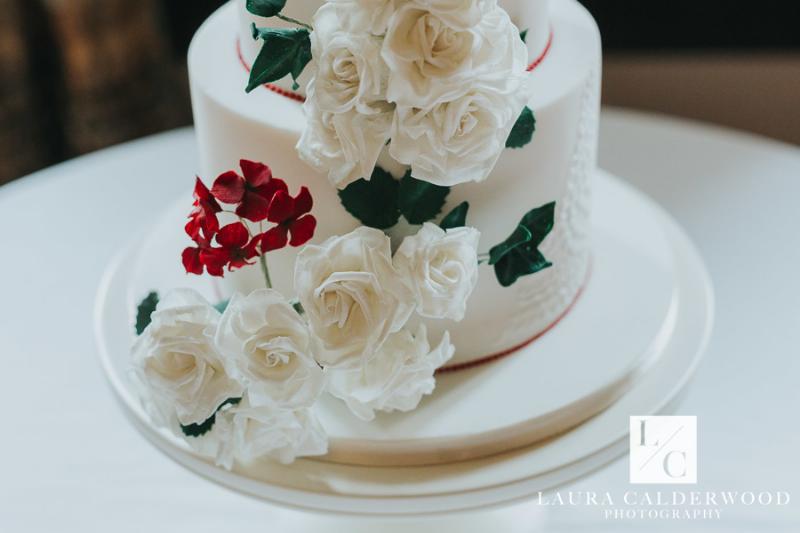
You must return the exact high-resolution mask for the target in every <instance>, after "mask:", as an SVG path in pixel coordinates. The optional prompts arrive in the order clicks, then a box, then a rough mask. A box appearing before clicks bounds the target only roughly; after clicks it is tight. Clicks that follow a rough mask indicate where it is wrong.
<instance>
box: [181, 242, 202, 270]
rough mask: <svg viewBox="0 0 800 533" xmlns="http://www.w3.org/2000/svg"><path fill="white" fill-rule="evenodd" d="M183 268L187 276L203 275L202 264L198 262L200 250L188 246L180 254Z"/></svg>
mask: <svg viewBox="0 0 800 533" xmlns="http://www.w3.org/2000/svg"><path fill="white" fill-rule="evenodd" d="M181 260H182V261H183V268H185V269H186V273H187V274H196V275H198V276H199V275H201V274H202V273H203V263H201V262H200V248H196V247H194V246H190V247H188V248H186V249H184V250H183V252H182V253H181Z"/></svg>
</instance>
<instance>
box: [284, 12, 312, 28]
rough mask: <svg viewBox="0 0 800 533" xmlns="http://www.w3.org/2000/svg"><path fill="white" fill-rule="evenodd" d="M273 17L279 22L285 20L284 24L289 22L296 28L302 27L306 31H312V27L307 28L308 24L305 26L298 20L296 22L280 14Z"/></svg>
mask: <svg viewBox="0 0 800 533" xmlns="http://www.w3.org/2000/svg"><path fill="white" fill-rule="evenodd" d="M275 16H276V17H278V18H279V19H281V20H285V21H286V22H291V23H292V24H297V25H298V26H302V27H304V28H305V29H307V30H308V31H314V28H313V27H312V26H309V25H308V24H306V23H305V22H300V21H299V20H297V19H293V18H292V17H287V16H286V15H283V14H281V13H278V14H277V15H275Z"/></svg>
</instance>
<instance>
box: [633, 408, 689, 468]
mask: <svg viewBox="0 0 800 533" xmlns="http://www.w3.org/2000/svg"><path fill="white" fill-rule="evenodd" d="M629 466H630V482H631V483H669V484H673V483H683V484H691V483H697V417H696V416H632V417H630V464H629Z"/></svg>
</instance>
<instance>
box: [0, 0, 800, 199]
mask: <svg viewBox="0 0 800 533" xmlns="http://www.w3.org/2000/svg"><path fill="white" fill-rule="evenodd" d="M295 1H300V0H295ZM222 3H224V0H137V1H135V2H132V1H130V0H125V1H123V0H0V183H3V182H6V181H10V180H11V179H14V178H16V177H19V176H22V175H25V174H28V173H30V172H32V171H34V170H37V169H40V168H43V167H46V166H49V165H52V164H54V163H57V162H59V161H62V160H64V159H68V158H71V157H74V156H76V155H80V154H83V153H86V152H90V151H93V150H97V149H99V148H103V147H105V146H109V145H112V144H117V143H120V142H123V141H126V140H129V139H134V138H137V137H141V136H144V135H148V134H151V133H155V132H158V131H162V130H166V129H171V128H174V127H178V126H183V125H188V124H191V118H192V117H191V108H190V103H189V92H188V83H187V75H186V64H185V56H186V50H187V47H188V45H189V41H190V40H191V37H192V34H193V33H194V31H195V29H196V28H197V26H199V25H200V24H201V23H202V21H203V20H204V19H205V18H206V17H207V16H208V15H209V14H210V13H211V12H212V11H213V10H214V9H216V8H217V7H219V6H220V5H221V4H222ZM582 3H583V4H584V5H585V6H586V7H587V8H588V9H589V10H590V11H591V12H592V14H593V15H594V16H595V18H596V19H597V22H598V24H599V26H600V31H601V32H602V35H603V41H604V53H605V57H604V72H603V102H604V103H605V104H612V105H619V106H626V107H633V108H637V109H643V110H649V111H659V112H664V113H670V114H675V115H680V116H683V117H689V118H695V119H699V120H705V121H710V122H715V123H718V124H722V125H726V126H732V127H735V128H740V129H745V130H749V131H752V132H755V133H759V134H762V135H767V136H770V137H773V138H776V139H781V140H784V141H786V142H791V143H795V144H800V2H797V1H792V2H784V1H775V0H761V1H759V2H732V1H730V0H692V1H688V0H671V1H655V0H582Z"/></svg>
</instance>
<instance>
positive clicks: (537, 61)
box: [526, 28, 553, 72]
mask: <svg viewBox="0 0 800 533" xmlns="http://www.w3.org/2000/svg"><path fill="white" fill-rule="evenodd" d="M551 46H553V29H552V28H550V35H548V36H547V44H545V45H544V50H542V53H541V54H539V57H537V58H536V59H534V60H533V63H531V64H530V65H528V68H527V69H526V70H527V71H528V72H533V69H535V68H536V67H538V66H539V65H540V64H541V63H542V61H544V58H545V57H547V53H548V52H549V51H550V47H551Z"/></svg>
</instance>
